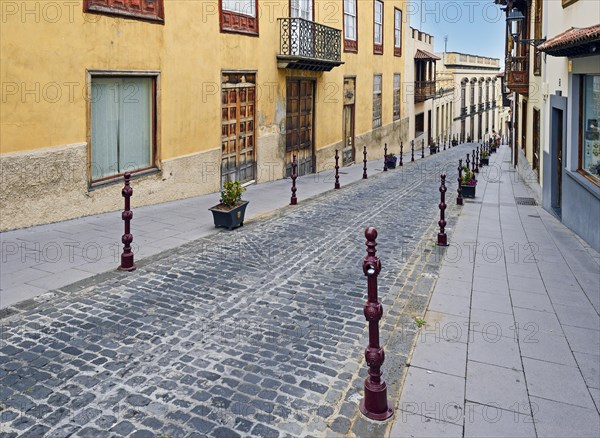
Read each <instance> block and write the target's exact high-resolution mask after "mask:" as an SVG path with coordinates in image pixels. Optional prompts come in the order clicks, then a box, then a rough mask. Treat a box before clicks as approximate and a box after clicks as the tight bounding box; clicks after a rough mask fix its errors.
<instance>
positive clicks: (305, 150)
mask: <svg viewBox="0 0 600 438" xmlns="http://www.w3.org/2000/svg"><path fill="white" fill-rule="evenodd" d="M286 92H287V96H286V133H285V150H286V160H285V163H286V175H287V176H290V175H291V170H292V160H293V155H294V154H296V157H297V160H298V176H301V175H306V174H308V173H312V172H314V170H313V161H314V155H313V123H314V112H313V108H314V82H313V81H310V80H298V79H288V81H287V86H286Z"/></svg>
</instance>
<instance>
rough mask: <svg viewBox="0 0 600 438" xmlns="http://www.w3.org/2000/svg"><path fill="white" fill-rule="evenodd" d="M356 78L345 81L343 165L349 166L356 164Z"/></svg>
mask: <svg viewBox="0 0 600 438" xmlns="http://www.w3.org/2000/svg"><path fill="white" fill-rule="evenodd" d="M355 93H356V89H355V78H346V79H344V113H343V115H342V117H343V120H342V124H343V133H342V138H343V140H344V146H343V150H342V165H344V166H347V165H348V164H351V163H353V162H354V160H355V158H354V153H355V152H354V102H355Z"/></svg>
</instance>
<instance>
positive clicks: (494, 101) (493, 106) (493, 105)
mask: <svg viewBox="0 0 600 438" xmlns="http://www.w3.org/2000/svg"><path fill="white" fill-rule="evenodd" d="M492 108H496V100H495V99H494V100H492Z"/></svg>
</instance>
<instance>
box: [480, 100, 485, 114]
mask: <svg viewBox="0 0 600 438" xmlns="http://www.w3.org/2000/svg"><path fill="white" fill-rule="evenodd" d="M483 111H485V103H483V102H482V103H480V104H479V112H480V113H481V112H483Z"/></svg>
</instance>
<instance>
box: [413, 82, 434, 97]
mask: <svg viewBox="0 0 600 438" xmlns="http://www.w3.org/2000/svg"><path fill="white" fill-rule="evenodd" d="M433 96H435V81H415V102H424V101H426V100H427V99H431V98H432V97H433Z"/></svg>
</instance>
